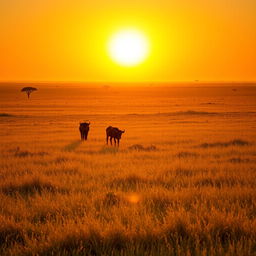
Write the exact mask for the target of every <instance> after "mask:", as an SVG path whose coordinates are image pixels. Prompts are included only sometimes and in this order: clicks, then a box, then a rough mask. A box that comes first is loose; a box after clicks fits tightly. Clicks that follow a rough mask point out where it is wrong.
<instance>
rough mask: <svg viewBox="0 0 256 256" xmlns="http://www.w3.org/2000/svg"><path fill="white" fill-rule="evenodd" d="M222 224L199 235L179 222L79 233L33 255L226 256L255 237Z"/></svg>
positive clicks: (235, 226)
mask: <svg viewBox="0 0 256 256" xmlns="http://www.w3.org/2000/svg"><path fill="white" fill-rule="evenodd" d="M224 224H225V223H224ZM224 224H219V225H216V226H214V227H211V228H209V230H207V229H206V230H204V231H201V232H197V231H195V230H193V229H191V228H189V227H188V226H187V223H186V222H185V221H182V220H175V221H173V222H171V223H170V224H166V225H165V227H164V228H163V229H162V230H161V231H152V230H151V231H150V230H149V231H147V232H144V233H139V232H133V233H131V232H125V231H124V230H116V231H109V232H105V233H104V234H102V233H101V232H98V231H94V230H91V231H84V230H80V231H77V232H74V233H72V232H71V233H70V234H68V235H66V236H65V237H63V238H62V239H58V240H54V239H53V240H52V242H51V245H50V246H48V247H46V248H42V249H41V250H40V251H38V252H37V253H36V255H46V256H47V255H88V256H89V255H90V256H92V255H94V256H100V255H112V256H113V255H123V256H124V255H226V254H224V253H223V252H224V251H227V250H228V248H231V250H232V248H234V245H236V244H237V243H238V242H240V243H242V242H243V240H244V239H245V238H246V239H249V238H250V239H252V238H253V236H254V234H255V232H253V231H246V230H244V229H243V228H241V227H240V226H238V225H231V224H228V225H226V224H225V225H224ZM239 246H241V244H240V245H239ZM188 252H189V254H188ZM206 252H207V253H206ZM213 252H215V253H214V254H212V253H213ZM220 252H221V253H220ZM228 255H233V254H228ZM237 255H239V254H237Z"/></svg>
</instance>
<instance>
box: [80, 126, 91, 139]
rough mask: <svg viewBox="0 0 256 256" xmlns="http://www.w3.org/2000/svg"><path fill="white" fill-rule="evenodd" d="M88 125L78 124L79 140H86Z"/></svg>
mask: <svg viewBox="0 0 256 256" xmlns="http://www.w3.org/2000/svg"><path fill="white" fill-rule="evenodd" d="M89 125H90V122H89V123H80V126H79V131H80V134H81V140H87V136H88V132H89V130H90V127H89Z"/></svg>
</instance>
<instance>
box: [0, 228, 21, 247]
mask: <svg viewBox="0 0 256 256" xmlns="http://www.w3.org/2000/svg"><path fill="white" fill-rule="evenodd" d="M14 244H19V245H23V246H24V245H25V235H24V233H23V232H22V230H21V228H19V227H16V226H15V225H11V224H8V225H5V224H2V225H0V247H2V248H8V247H11V246H13V245H14Z"/></svg>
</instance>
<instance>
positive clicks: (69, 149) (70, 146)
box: [63, 140, 82, 152]
mask: <svg viewBox="0 0 256 256" xmlns="http://www.w3.org/2000/svg"><path fill="white" fill-rule="evenodd" d="M81 143H82V141H81V140H75V141H73V142H71V143H69V144H68V145H66V146H65V147H64V148H63V151H65V152H72V151H75V150H76V149H77V148H78V147H79V146H80V145H81Z"/></svg>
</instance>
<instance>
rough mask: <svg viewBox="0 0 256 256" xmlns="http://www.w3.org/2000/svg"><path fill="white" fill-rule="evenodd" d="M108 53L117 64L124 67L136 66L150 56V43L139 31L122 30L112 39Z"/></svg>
mask: <svg viewBox="0 0 256 256" xmlns="http://www.w3.org/2000/svg"><path fill="white" fill-rule="evenodd" d="M108 52H109V55H110V57H111V59H112V60H113V61H115V62H116V63H118V64H120V65H122V66H136V65H138V64H140V63H141V62H143V61H144V60H145V59H146V57H147V56H148V54H149V42H148V39H147V38H146V36H145V35H144V34H143V33H142V32H140V31H138V30H122V31H119V32H117V33H116V34H114V35H113V36H112V37H111V38H110V40H109V43H108Z"/></svg>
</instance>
